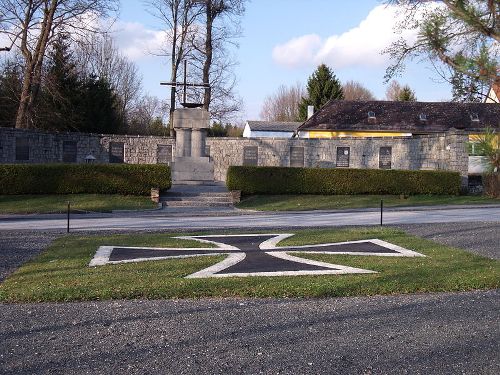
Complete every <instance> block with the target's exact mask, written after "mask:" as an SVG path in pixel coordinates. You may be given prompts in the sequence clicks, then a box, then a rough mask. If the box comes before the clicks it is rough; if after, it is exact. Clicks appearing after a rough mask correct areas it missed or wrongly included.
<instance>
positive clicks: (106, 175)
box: [0, 164, 172, 195]
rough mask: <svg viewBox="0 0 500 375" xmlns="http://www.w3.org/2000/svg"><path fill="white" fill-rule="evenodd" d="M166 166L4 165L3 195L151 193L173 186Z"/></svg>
mask: <svg viewBox="0 0 500 375" xmlns="http://www.w3.org/2000/svg"><path fill="white" fill-rule="evenodd" d="M171 185H172V181H171V176H170V168H169V167H168V166H166V165H134V164H3V165H0V194H1V195H10V194H83V193H88V194H124V195H149V194H150V192H151V188H153V187H159V188H161V189H169V188H170V186H171Z"/></svg>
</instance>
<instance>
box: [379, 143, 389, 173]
mask: <svg viewBox="0 0 500 375" xmlns="http://www.w3.org/2000/svg"><path fill="white" fill-rule="evenodd" d="M378 167H379V168H380V169H391V167H392V147H380V151H379V155H378Z"/></svg>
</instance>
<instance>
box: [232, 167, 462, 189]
mask: <svg viewBox="0 0 500 375" xmlns="http://www.w3.org/2000/svg"><path fill="white" fill-rule="evenodd" d="M226 184H227V187H228V188H229V189H230V190H241V192H242V194H244V195H251V194H322V195H332V194H339V195H342V194H346V195H351V194H408V195H412V194H440V195H444V194H452V195H458V194H459V193H460V187H461V178H460V175H459V173H458V172H445V171H401V170H380V169H324V168H286V167H249V166H248V167H247V166H245V167H239V166H232V167H230V168H229V170H228V173H227V180H226Z"/></svg>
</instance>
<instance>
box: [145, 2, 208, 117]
mask: <svg viewBox="0 0 500 375" xmlns="http://www.w3.org/2000/svg"><path fill="white" fill-rule="evenodd" d="M146 5H147V9H148V10H149V12H150V13H151V14H152V15H154V16H155V17H156V18H158V19H159V20H160V21H161V22H162V23H163V24H164V25H165V26H166V30H167V33H166V38H167V40H166V47H165V48H163V49H162V51H159V54H160V55H162V56H168V57H170V66H171V68H170V82H177V80H178V77H179V70H180V67H181V62H182V61H183V60H184V59H186V58H187V56H188V55H189V54H190V51H191V50H190V49H191V48H192V44H191V43H190V41H191V40H193V39H194V33H195V32H196V27H195V22H196V20H197V19H198V18H199V17H200V15H201V13H202V11H201V9H200V7H199V5H198V4H197V2H196V1H193V0H147V1H146ZM154 53H158V52H154ZM175 99H176V87H175V86H172V87H171V92H170V106H169V108H170V109H169V112H170V116H169V118H170V119H173V112H174V110H175V107H176V105H175V101H176V100H175ZM170 126H173V124H172V123H170Z"/></svg>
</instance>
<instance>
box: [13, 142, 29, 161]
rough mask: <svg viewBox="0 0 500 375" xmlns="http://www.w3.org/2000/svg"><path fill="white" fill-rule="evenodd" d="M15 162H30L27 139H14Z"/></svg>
mask: <svg viewBox="0 0 500 375" xmlns="http://www.w3.org/2000/svg"><path fill="white" fill-rule="evenodd" d="M16 160H18V161H26V160H30V145H29V140H28V138H16Z"/></svg>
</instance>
